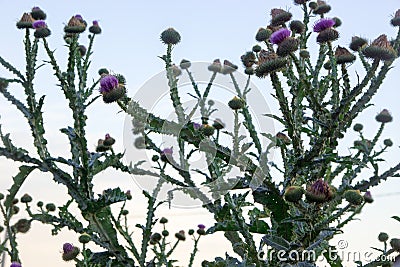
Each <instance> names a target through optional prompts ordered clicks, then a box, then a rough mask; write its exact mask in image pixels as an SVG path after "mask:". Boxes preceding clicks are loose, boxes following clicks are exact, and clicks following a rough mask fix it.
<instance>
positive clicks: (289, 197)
mask: <svg viewBox="0 0 400 267" xmlns="http://www.w3.org/2000/svg"><path fill="white" fill-rule="evenodd" d="M303 193H304V190H303V188H302V187H300V186H289V187H288V188H286V190H285V194H284V196H285V199H286V201H289V202H298V201H299V200H300V199H301V198H302V197H303Z"/></svg>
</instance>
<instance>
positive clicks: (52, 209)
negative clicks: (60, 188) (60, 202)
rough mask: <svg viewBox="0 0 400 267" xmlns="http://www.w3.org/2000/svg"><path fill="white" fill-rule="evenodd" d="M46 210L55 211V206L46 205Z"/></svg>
mask: <svg viewBox="0 0 400 267" xmlns="http://www.w3.org/2000/svg"><path fill="white" fill-rule="evenodd" d="M46 210H47V211H55V210H56V205H54V204H53V203H47V204H46Z"/></svg>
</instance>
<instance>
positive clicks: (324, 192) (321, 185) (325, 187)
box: [306, 179, 334, 203]
mask: <svg viewBox="0 0 400 267" xmlns="http://www.w3.org/2000/svg"><path fill="white" fill-rule="evenodd" d="M333 196H334V192H333V188H332V187H331V186H330V185H329V184H328V183H327V182H325V181H324V180H322V179H318V180H317V181H315V182H314V183H313V184H311V185H309V186H308V187H307V190H306V199H307V200H308V201H310V202H316V203H324V202H327V201H329V200H331V199H332V198H333Z"/></svg>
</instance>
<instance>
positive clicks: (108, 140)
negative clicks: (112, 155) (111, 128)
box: [96, 134, 115, 152]
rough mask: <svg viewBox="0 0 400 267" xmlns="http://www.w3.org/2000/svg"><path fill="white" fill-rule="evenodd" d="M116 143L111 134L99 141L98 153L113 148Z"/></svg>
mask: <svg viewBox="0 0 400 267" xmlns="http://www.w3.org/2000/svg"><path fill="white" fill-rule="evenodd" d="M114 143H115V139H114V138H112V137H111V136H110V135H109V134H106V136H105V138H104V139H99V141H98V142H97V146H96V152H105V151H108V150H110V149H111V148H112V145H113V144H114Z"/></svg>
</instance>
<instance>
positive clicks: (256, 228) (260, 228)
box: [249, 220, 270, 234]
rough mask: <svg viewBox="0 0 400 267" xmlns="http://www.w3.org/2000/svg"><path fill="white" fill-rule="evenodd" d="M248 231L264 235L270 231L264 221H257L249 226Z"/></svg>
mask: <svg viewBox="0 0 400 267" xmlns="http://www.w3.org/2000/svg"><path fill="white" fill-rule="evenodd" d="M249 229H250V232H252V233H258V234H266V233H268V231H269V230H270V227H269V225H268V223H266V222H265V221H263V220H257V221H255V222H253V223H252V224H251V225H250V227H249Z"/></svg>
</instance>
